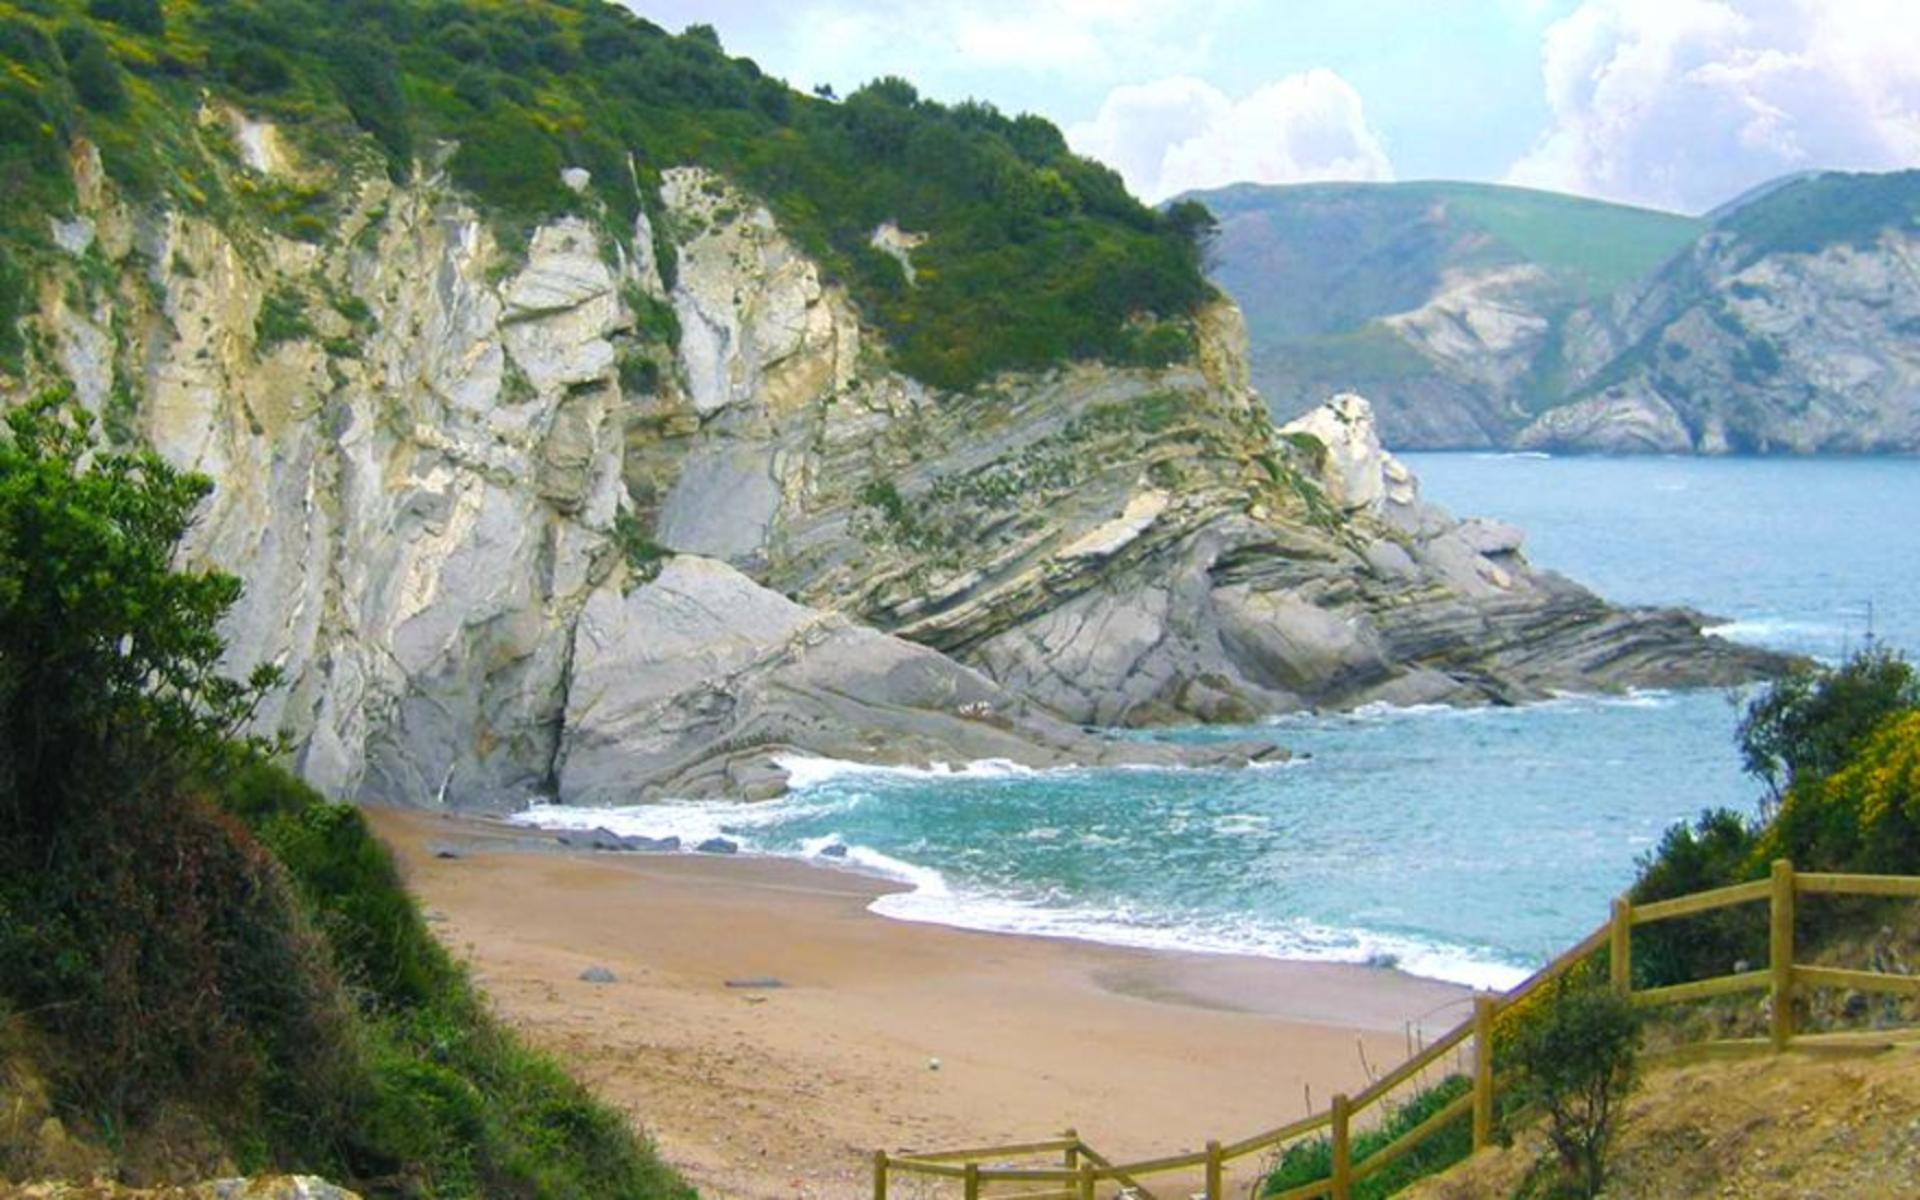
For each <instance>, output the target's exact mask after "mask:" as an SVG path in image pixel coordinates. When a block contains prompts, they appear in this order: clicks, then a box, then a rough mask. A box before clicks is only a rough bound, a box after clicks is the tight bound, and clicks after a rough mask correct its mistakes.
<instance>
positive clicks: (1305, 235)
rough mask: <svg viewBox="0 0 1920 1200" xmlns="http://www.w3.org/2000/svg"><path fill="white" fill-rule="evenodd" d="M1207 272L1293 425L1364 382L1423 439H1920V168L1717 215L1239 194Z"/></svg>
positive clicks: (1432, 195)
mask: <svg viewBox="0 0 1920 1200" xmlns="http://www.w3.org/2000/svg"><path fill="white" fill-rule="evenodd" d="M1191 199H1194V200H1197V201H1199V202H1201V203H1203V204H1205V205H1206V206H1207V207H1208V208H1209V209H1211V210H1212V211H1213V212H1215V213H1216V214H1218V216H1219V219H1220V222H1221V227H1220V235H1219V240H1218V244H1217V247H1216V249H1215V256H1216V259H1217V261H1216V265H1215V269H1214V276H1215V278H1216V279H1217V280H1218V281H1219V283H1220V284H1221V285H1222V286H1223V287H1224V288H1225V289H1226V290H1227V291H1228V292H1229V293H1230V294H1231V295H1232V296H1233V297H1234V298H1235V299H1236V300H1237V301H1239V303H1240V304H1241V305H1242V306H1243V307H1244V308H1245V309H1246V310H1247V313H1248V320H1249V326H1250V329H1251V331H1252V335H1253V359H1254V374H1255V382H1256V383H1257V384H1258V385H1259V386H1260V388H1261V390H1262V391H1263V392H1264V393H1265V394H1266V395H1267V397H1268V399H1269V400H1270V401H1271V402H1272V403H1273V405H1274V411H1275V412H1276V414H1277V415H1279V416H1281V417H1283V418H1284V417H1288V416H1291V415H1293V414H1295V413H1297V412H1300V411H1302V410H1304V409H1306V408H1309V407H1311V406H1313V405H1315V404H1318V403H1319V402H1320V401H1322V400H1323V399H1325V397H1326V396H1327V395H1329V394H1331V393H1332V392H1335V391H1338V390H1341V389H1343V388H1358V389H1360V390H1362V391H1365V392H1367V393H1368V394H1369V395H1370V396H1371V397H1372V398H1373V399H1374V401H1375V403H1376V405H1377V406H1378V407H1379V409H1380V411H1381V421H1382V427H1383V429H1384V430H1385V433H1386V436H1387V437H1388V438H1389V440H1391V441H1393V442H1394V443H1395V444H1396V445H1400V446H1403V447H1406V448H1409V449H1416V448H1419V449H1455V448H1480V447H1514V448H1523V449H1562V450H1576V451H1578V450H1600V451H1648V450H1651V451H1660V452H1689V451H1697V452H1701V453H1728V452H1735V453H1756V452H1758V453H1764V452H1795V453H1809V452H1816V451H1848V452H1857V451H1910V450H1912V449H1914V448H1915V447H1916V446H1917V445H1920V404H1916V402H1915V399H1914V397H1915V395H1916V382H1917V381H1920V367H1917V366H1916V357H1915V353H1914V350H1913V346H1914V335H1915V331H1916V329H1920V293H1917V292H1916V290H1915V285H1914V283H1913V278H1912V272H1911V270H1910V269H1909V267H1908V264H1909V262H1910V261H1911V258H1912V255H1913V253H1914V238H1915V236H1916V229H1920V225H1917V224H1916V222H1920V174H1917V173H1915V172H1896V173H1892V174H1886V175H1849V174H1842V173H1835V172H1829V173H1818V172H1811V173H1806V174H1803V175H1800V176H1795V177H1790V178H1788V179H1784V180H1781V181H1778V182H1777V183H1776V184H1774V185H1771V186H1768V187H1765V188H1758V189H1754V190H1753V191H1752V192H1750V193H1748V194H1747V195H1744V196H1741V197H1737V198H1736V199H1735V200H1733V201H1730V202H1729V203H1728V204H1726V205H1723V206H1722V207H1721V208H1719V209H1716V210H1715V211H1714V212H1712V213H1709V214H1707V215H1705V216H1703V217H1698V218H1695V217H1685V216H1680V215H1678V214H1673V213H1664V212H1654V211H1649V210H1645V209H1636V208H1630V207H1625V206H1621V205H1616V204H1605V203H1601V202H1599V201H1594V200H1585V199H1580V198H1577V197H1573V196H1561V195H1554V194H1551V193H1546V192H1535V191H1529V190H1525V189H1520V188H1510V187H1496V186H1491V185H1482V184H1457V183H1401V184H1313V185H1305V186H1295V187H1257V186H1252V185H1237V186H1235V187H1230V188H1223V189H1219V190H1217V191H1212V192H1206V193H1198V194H1196V195H1195V196H1194V197H1191Z"/></svg>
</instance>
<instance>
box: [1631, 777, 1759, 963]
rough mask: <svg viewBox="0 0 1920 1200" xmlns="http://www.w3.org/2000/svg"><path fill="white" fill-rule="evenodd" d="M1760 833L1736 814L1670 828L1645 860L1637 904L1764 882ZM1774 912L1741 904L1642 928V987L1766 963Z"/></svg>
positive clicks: (1706, 816) (1636, 937)
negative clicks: (1770, 917)
mask: <svg viewBox="0 0 1920 1200" xmlns="http://www.w3.org/2000/svg"><path fill="white" fill-rule="evenodd" d="M1759 846H1760V832H1759V830H1758V829H1757V828H1756V827H1755V826H1754V825H1753V824H1752V823H1751V822H1749V821H1748V820H1747V819H1746V818H1745V817H1744V816H1742V815H1741V814H1739V813H1736V812H1733V811H1732V810H1730V809H1724V808H1720V809H1712V810H1710V811H1707V812H1703V813H1701V814H1700V817H1699V819H1698V820H1696V821H1695V822H1694V823H1693V824H1692V825H1687V824H1684V823H1682V824H1679V825H1675V826H1673V827H1672V828H1670V829H1668V830H1667V832H1666V834H1665V835H1664V836H1663V837H1662V838H1661V839H1660V844H1659V845H1658V846H1657V847H1655V848H1654V850H1653V851H1652V852H1651V853H1649V854H1646V855H1644V856H1642V857H1641V859H1640V861H1639V878H1638V879H1637V880H1636V881H1635V882H1634V885H1633V887H1632V889H1631V891H1630V892H1629V896H1630V897H1631V899H1632V900H1633V902H1634V903H1635V904H1651V903H1653V902H1654V901H1656V900H1669V899H1673V898H1675V897H1679V896H1689V895H1692V894H1694V893H1696V892H1705V891H1711V890H1713V889H1714V888H1719V887H1726V886H1727V885H1728V884H1732V883H1740V882H1743V881H1745V880H1748V879H1758V878H1760V877H1761V876H1763V875H1765V874H1766V871H1767V865H1766V860H1765V859H1764V857H1763V856H1762V855H1761V853H1760V850H1759ZM1766 957H1767V915H1766V912H1765V910H1764V909H1763V908H1761V907H1760V906H1758V905H1751V904H1736V905H1730V906H1728V907H1726V908H1720V909H1715V910H1713V911H1712V912H1706V913H1699V914H1696V915H1694V916H1691V917H1682V918H1678V919H1675V920H1671V921H1658V922H1655V923H1653V924H1651V925H1643V926H1641V927H1640V928H1638V929H1636V930H1634V934H1633V974H1634V982H1635V985H1636V986H1638V987H1665V986H1667V985H1668V984H1675V983H1689V982H1692V981H1693V980H1696V979H1708V978H1712V977H1713V976H1715V975H1726V974H1730V973H1732V972H1733V970H1734V968H1735V964H1737V963H1741V962H1745V963H1748V964H1759V963H1764V962H1765V961H1766Z"/></svg>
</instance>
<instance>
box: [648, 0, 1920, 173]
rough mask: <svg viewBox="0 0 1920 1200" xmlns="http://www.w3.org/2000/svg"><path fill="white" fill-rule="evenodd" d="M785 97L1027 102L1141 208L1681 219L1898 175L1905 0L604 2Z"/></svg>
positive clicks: (1918, 120) (1911, 113) (1906, 77)
mask: <svg viewBox="0 0 1920 1200" xmlns="http://www.w3.org/2000/svg"><path fill="white" fill-rule="evenodd" d="M627 2H628V4H629V6H630V7H632V8H634V9H635V10H636V11H639V12H640V13H642V14H643V15H645V16H647V17H649V18H650V19H652V20H654V21H656V22H657V23H659V24H661V25H664V26H666V27H667V28H670V29H679V28H682V27H683V26H685V25H686V24H687V23H689V22H692V21H704V22H707V23H709V24H712V25H713V26H714V27H715V28H717V29H718V30H719V32H720V35H721V38H722V40H723V41H724V42H725V43H726V45H727V46H728V48H729V49H730V50H731V51H732V52H734V53H736V54H744V55H747V56H749V57H751V58H753V59H755V60H756V61H758V62H759V63H760V65H761V66H762V67H763V68H765V69H767V70H768V71H770V72H772V73H774V74H776V75H779V76H782V77H783V78H786V79H787V80H788V81H789V82H791V83H793V84H794V85H796V86H798V87H802V88H809V87H811V86H813V85H814V84H816V83H830V84H832V85H833V86H834V87H835V88H837V89H838V90H840V91H841V92H845V91H848V90H850V89H851V88H853V87H855V86H858V85H859V84H860V83H862V82H864V81H866V80H868V79H871V78H874V77H875V76H878V75H883V74H898V75H903V76H905V77H907V78H908V79H910V80H912V81H913V82H914V83H915V84H916V85H918V86H919V88H920V90H921V91H922V92H923V93H924V94H927V95H930V96H934V97H936V98H939V99H942V100H959V99H964V98H966V97H970V96H977V97H980V98H983V99H987V100H991V101H993V102H994V103H995V104H997V105H999V106H1000V107H1001V108H1003V109H1005V110H1007V111H1009V112H1020V111H1033V112H1038V113H1042V114H1044V115H1046V116H1047V117H1049V118H1051V119H1052V120H1054V121H1055V122H1056V123H1057V124H1059V125H1060V126H1061V128H1062V129H1064V130H1066V131H1067V133H1068V137H1069V139H1070V140H1071V141H1072V142H1073V144H1074V146H1075V148H1076V149H1079V150H1080V151H1081V152H1083V153H1088V154H1092V155H1093V156H1095V157H1098V158H1101V159H1103V160H1104V161H1107V162H1109V163H1110V164H1112V165H1113V166H1114V167H1116V168H1117V169H1119V170H1120V171H1121V173H1122V174H1123V175H1125V176H1126V177H1127V179H1128V182H1129V183H1130V184H1131V185H1132V186H1133V188H1134V190H1135V191H1136V192H1138V193H1140V194H1142V195H1143V196H1145V197H1146V198H1148V199H1152V200H1158V199H1161V198H1163V197H1165V196H1166V195H1170V194H1172V193H1174V192H1177V191H1179V190H1182V189H1184V188H1187V187H1205V186H1214V185H1217V184H1221V183H1227V182H1233V181H1236V180H1240V179H1254V180H1258V181H1261V182H1270V183H1284V182H1294V181H1300V180H1311V179H1426V178H1446V179H1478V180H1488V181H1494V182H1512V183H1521V184H1526V185H1530V186H1537V187H1548V188H1553V189H1556V190H1562V191H1570V192H1576V193H1580V194H1584V195H1593V196H1599V197H1602V198H1605V199H1612V200H1620V201H1624V202H1628V203H1639V204H1648V205H1653V206H1656V207H1663V208H1673V209H1679V210H1683V211H1702V210H1704V209H1706V208H1710V207H1712V206H1713V205H1714V204H1717V203H1719V202H1720V201H1722V200H1724V199H1727V198H1728V197H1730V196H1732V195H1734V194H1736V193H1737V192H1739V191H1742V190H1744V189H1745V188H1747V187H1749V186H1752V185H1753V184H1756V183H1760V182H1762V181H1764V180H1766V179H1769V178H1772V177H1774V176H1776V175H1780V174H1784V173H1786V172H1788V171H1795V170H1803V169H1807V168H1843V169H1867V170H1887V169H1893V168H1898V167H1905V166H1915V165H1920V0H1268V2H1266V3H1261V2H1258V0H917V2H912V0H865V2H858V0H787V2H785V3H781V4H768V3H751V2H748V0H706V2H697V0H627Z"/></svg>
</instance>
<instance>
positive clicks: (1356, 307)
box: [1191, 182, 1706, 339]
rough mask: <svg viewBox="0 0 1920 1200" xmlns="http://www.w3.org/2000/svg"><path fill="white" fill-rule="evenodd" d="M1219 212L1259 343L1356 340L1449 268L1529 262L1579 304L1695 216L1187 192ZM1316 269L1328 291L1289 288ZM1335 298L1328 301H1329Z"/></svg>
mask: <svg viewBox="0 0 1920 1200" xmlns="http://www.w3.org/2000/svg"><path fill="white" fill-rule="evenodd" d="M1191 198H1193V199H1197V200H1199V201H1200V202H1201V203H1203V204H1205V205H1206V206H1207V207H1208V208H1209V209H1211V210H1212V211H1213V212H1214V213H1215V214H1216V215H1217V216H1218V217H1219V219H1220V222H1221V227H1222V233H1221V237H1222V253H1221V255H1220V258H1221V262H1220V266H1219V268H1218V279H1219V282H1220V283H1221V284H1222V286H1224V287H1225V288H1226V290H1227V291H1228V292H1229V293H1230V294H1231V295H1233V297H1234V298H1235V299H1236V300H1238V301H1239V302H1240V304H1241V306H1242V307H1243V308H1244V309H1245V310H1246V312H1247V320H1248V324H1249V326H1250V327H1251V328H1252V329H1253V330H1254V332H1255V336H1256V339H1258V338H1260V337H1261V336H1267V337H1275V338H1283V339H1284V338H1291V337H1299V336H1302V335H1317V334H1348V333H1354V332H1357V331H1358V330H1359V329H1360V328H1361V327H1362V326H1364V325H1365V324H1366V323H1367V322H1369V321H1371V320H1373V319H1376V318H1379V317H1384V316H1389V315H1392V314H1393V313H1397V312H1404V311H1407V310H1409V309H1412V308H1416V307H1418V306H1419V305H1420V304H1421V303H1423V302H1424V301H1425V299H1426V298H1427V297H1428V296H1429V295H1430V294H1431V293H1432V291H1433V290H1434V289H1436V288H1437V287H1438V286H1439V284H1440V281H1441V278H1442V276H1443V275H1444V273H1445V272H1447V271H1448V270H1450V269H1455V268H1487V267H1497V266H1503V265H1512V266H1533V267H1537V268H1539V269H1540V271H1541V272H1542V273H1543V276H1544V279H1543V281H1542V282H1541V284H1540V285H1539V289H1540V291H1541V292H1542V293H1543V297H1544V298H1547V299H1548V300H1549V301H1550V302H1552V303H1559V304H1574V303H1580V302H1585V301H1590V300H1596V299H1599V298H1601V297H1604V296H1606V295H1608V294H1610V293H1612V292H1614V291H1617V290H1619V289H1620V288H1623V287H1626V286H1628V285H1630V284H1632V283H1635V282H1638V281H1639V280H1641V279H1643V278H1645V277H1646V275H1647V274H1648V273H1649V272H1651V271H1653V270H1654V269H1655V268H1657V267H1659V266H1660V264H1661V263H1663V262H1665V261H1666V260H1667V259H1669V258H1671V257H1672V256H1673V255H1674V254H1676V253H1678V252H1679V251H1680V250H1681V249H1683V248H1684V247H1685V246H1687V245H1688V244H1689V243H1691V242H1692V241H1693V240H1694V239H1695V238H1697V237H1698V236H1699V235H1700V234H1701V232H1703V231H1704V230H1705V228H1706V225H1705V223H1704V222H1702V221H1701V220H1699V219H1697V218H1694V217H1685V216H1680V215H1678V214H1675V213H1665V212H1657V211H1654V210H1651V209H1644V208H1632V207H1629V206H1627V205H1621V204H1609V203H1606V202H1604V201H1599V200H1589V199H1585V198H1582V197H1577V196H1563V195H1558V194H1556V193H1553V192H1541V191H1534V190H1531V189H1527V188H1514V187H1503V186H1500V185H1497V184H1480V183H1448V182H1416V183H1384V184H1383V183H1315V184H1294V185H1285V186H1269V185H1262V184H1236V185H1233V186H1231V187H1226V188H1221V189H1219V190H1217V191H1210V192H1197V193H1193V194H1192V197H1191ZM1302 270H1312V271H1313V272H1314V278H1315V279H1316V280H1320V279H1327V281H1328V282H1329V283H1330V285H1331V290H1332V296H1331V297H1329V296H1326V295H1322V294H1318V288H1317V287H1316V288H1315V289H1313V291H1314V292H1315V293H1316V294H1314V295H1307V294H1303V293H1302V292H1298V291H1294V290H1293V288H1292V287H1291V286H1290V285H1292V284H1296V283H1297V282H1298V280H1299V275H1297V274H1292V272H1297V271H1302ZM1329 301H1330V303H1329Z"/></svg>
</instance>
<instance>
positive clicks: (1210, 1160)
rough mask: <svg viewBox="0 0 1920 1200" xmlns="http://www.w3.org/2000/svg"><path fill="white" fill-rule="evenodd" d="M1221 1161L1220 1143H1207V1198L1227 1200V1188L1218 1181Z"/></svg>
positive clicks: (1208, 1199)
mask: <svg viewBox="0 0 1920 1200" xmlns="http://www.w3.org/2000/svg"><path fill="white" fill-rule="evenodd" d="M1222 1166H1223V1163H1222V1161H1221V1158H1220V1143H1219V1142H1208V1143H1207V1200H1227V1190H1226V1188H1225V1187H1224V1186H1222V1184H1221V1182H1220V1176H1221V1168H1222Z"/></svg>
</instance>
